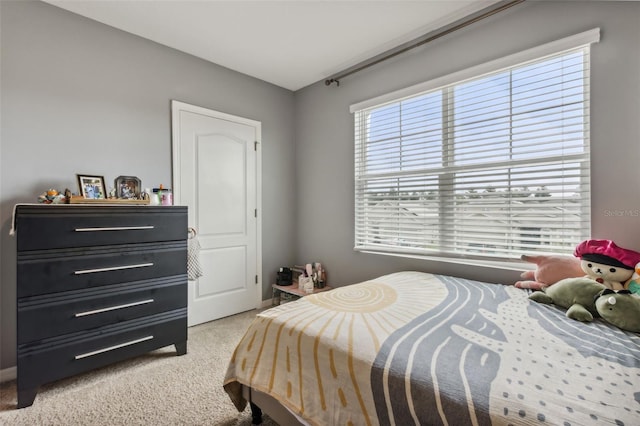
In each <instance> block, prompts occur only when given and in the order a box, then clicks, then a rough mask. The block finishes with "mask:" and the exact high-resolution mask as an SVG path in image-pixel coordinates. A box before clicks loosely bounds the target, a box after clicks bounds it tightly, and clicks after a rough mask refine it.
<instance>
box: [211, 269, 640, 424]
mask: <svg viewBox="0 0 640 426" xmlns="http://www.w3.org/2000/svg"><path fill="white" fill-rule="evenodd" d="M528 294H529V293H528V291H527V290H520V289H517V288H514V287H512V286H504V285H499V284H487V283H481V282H476V281H470V280H465V279H460V278H453V277H447V276H440V275H431V274H426V273H420V272H399V273H395V274H391V275H386V276H383V277H380V278H377V279H375V280H371V281H367V282H364V283H360V284H354V285H350V286H346V287H340V288H337V289H334V290H332V291H328V292H324V293H318V294H316V295H312V296H307V297H304V298H302V299H300V300H298V301H295V302H291V303H287V304H284V305H281V306H278V307H275V308H272V309H269V310H267V311H264V312H263V313H261V314H260V315H258V317H257V318H256V319H255V321H254V322H253V324H252V325H251V326H250V328H249V329H248V330H247V332H246V334H245V335H244V337H243V338H242V340H241V341H240V343H239V344H238V346H237V348H236V350H235V352H234V354H233V357H232V359H231V362H230V364H229V367H228V371H227V375H226V378H225V382H224V387H225V389H226V391H227V392H228V393H229V395H230V397H231V399H232V400H233V402H234V403H235V405H236V407H237V408H238V409H239V410H242V409H244V407H245V405H246V401H244V400H243V398H242V393H241V391H242V389H241V387H242V386H243V385H244V386H250V387H252V388H253V389H256V390H259V391H262V392H265V393H268V394H269V395H271V396H273V397H274V398H275V399H277V400H278V401H279V402H280V403H281V404H283V405H284V406H286V407H287V408H288V409H289V410H291V411H293V412H294V413H296V414H297V415H299V416H300V417H301V418H303V419H305V420H306V421H307V422H308V423H309V424H313V425H378V424H380V425H413V424H415V425H440V424H449V425H491V424H493V425H503V424H504V425H506V424H515V425H530V424H531V425H533V424H536V425H538V424H551V425H563V424H565V425H587V424H592V425H605V424H612V425H628V426H632V425H638V424H640V336H639V335H638V334H634V333H625V332H622V331H620V330H619V329H617V328H614V327H611V326H609V325H607V324H605V323H604V322H602V321H600V320H596V321H594V322H593V323H589V324H583V323H580V322H577V321H574V320H570V319H567V318H566V317H565V316H564V311H563V310H560V309H558V308H556V307H554V306H548V305H541V304H537V303H535V302H530V301H529V299H528V298H527V296H528Z"/></svg>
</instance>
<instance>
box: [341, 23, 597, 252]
mask: <svg viewBox="0 0 640 426" xmlns="http://www.w3.org/2000/svg"><path fill="white" fill-rule="evenodd" d="M588 33H589V34H590V37H588V38H587V40H588V42H587V43H590V42H593V41H597V39H599V31H597V30H593V31H591V32H588ZM585 34H587V33H583V34H580V35H578V36H573V37H572V38H570V39H571V40H573V41H574V42H575V41H580V42H581V43H582V44H581V45H579V46H572V47H567V46H566V45H567V40H568V39H563V40H561V41H558V42H555V43H552V44H549V45H545V46H543V49H540V50H537V49H531V50H530V51H527V52H526V53H527V55H528V56H531V58H529V59H526V60H523V58H522V55H521V54H518V55H513V56H512V57H509V58H503V60H500V61H496V62H494V63H491V64H483V65H482V66H480V67H477V69H472V70H465V71H464V73H465V74H467V75H474V73H475V75H476V77H466V78H465V79H464V80H460V79H456V81H451V82H449V83H447V84H440V83H441V82H442V81H444V80H442V79H440V80H438V84H434V83H433V82H427V83H425V84H424V85H420V86H416V87H417V88H418V89H420V88H424V87H428V90H422V91H417V92H415V93H413V94H411V95H407V93H406V91H403V92H402V95H403V96H402V98H396V99H395V100H389V95H385V97H383V98H385V102H384V103H382V104H381V103H379V102H375V100H372V101H373V102H372V101H368V102H365V103H362V104H359V105H356V106H354V107H352V111H353V112H355V144H356V149H355V249H356V250H370V251H388V252H393V253H409V254H414V255H415V254H419V255H431V256H434V255H435V256H446V257H467V258H469V257H477V258H489V259H504V258H513V257H514V256H518V255H519V254H521V253H525V252H526V253H531V252H547V253H567V252H570V251H571V250H572V249H573V248H574V247H575V246H576V244H578V243H579V242H580V241H582V240H584V239H586V238H589V236H590V222H591V220H590V187H589V54H590V52H589V44H587V43H585ZM596 36H597V39H596ZM558 47H562V50H561V51H558V50H557V49H558ZM554 48H555V51H553V52H552V53H550V52H549V50H553V49H554ZM541 52H543V53H541ZM515 60H517V61H518V63H517V64H513V65H509V66H504V64H505V63H508V62H509V61H511V62H513V61H515ZM487 66H488V67H489V68H491V67H493V68H494V69H495V70H494V71H487ZM479 70H482V75H479V74H477V73H478V72H480V71H479ZM461 75H463V74H457V75H456V77H460V76H461ZM449 78H450V77H449ZM436 86H437V87H436ZM378 99H380V98H378ZM374 102H375V105H370V104H372V103H374Z"/></svg>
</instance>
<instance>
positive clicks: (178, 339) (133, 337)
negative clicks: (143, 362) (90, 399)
mask: <svg viewBox="0 0 640 426" xmlns="http://www.w3.org/2000/svg"><path fill="white" fill-rule="evenodd" d="M186 340H187V310H186V308H184V309H179V310H175V311H171V312H167V313H164V314H159V315H154V316H151V317H146V318H141V319H137V320H132V321H126V322H123V323H120V324H118V325H113V326H107V327H103V328H101V329H97V330H94V331H88V332H82V333H75V334H70V335H65V336H62V337H59V338H55V339H49V340H47V341H43V342H42V343H39V344H37V345H33V344H26V345H18V392H20V391H21V390H25V389H29V388H34V387H37V386H38V385H40V384H41V383H47V382H50V381H53V380H58V379H60V378H63V377H67V376H70V375H73V374H78V373H82V372H85V371H89V370H92V369H94V368H98V367H102V366H105V365H108V364H111V363H113V362H118V361H122V360H125V359H127V358H131V357H133V356H138V355H141V354H144V353H146V352H149V351H152V350H154V349H158V348H161V347H164V346H168V345H171V344H175V343H183V342H186ZM52 366H54V367H52Z"/></svg>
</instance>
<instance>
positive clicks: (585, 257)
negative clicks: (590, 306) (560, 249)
mask: <svg viewBox="0 0 640 426" xmlns="http://www.w3.org/2000/svg"><path fill="white" fill-rule="evenodd" d="M574 255H575V256H576V257H579V258H580V259H581V266H582V269H583V270H584V272H585V273H586V274H587V275H586V277H587V278H591V279H593V280H595V281H597V282H599V283H601V284H604V285H605V287H607V288H610V289H612V290H622V289H624V286H625V283H626V282H627V281H628V280H629V278H631V276H632V275H633V272H634V267H635V265H636V264H637V263H639V262H640V253H638V252H635V251H633V250H628V249H624V248H621V247H618V246H617V245H616V244H615V243H614V242H613V241H610V240H585V241H583V242H581V243H580V244H578V246H577V247H576V250H575V252H574Z"/></svg>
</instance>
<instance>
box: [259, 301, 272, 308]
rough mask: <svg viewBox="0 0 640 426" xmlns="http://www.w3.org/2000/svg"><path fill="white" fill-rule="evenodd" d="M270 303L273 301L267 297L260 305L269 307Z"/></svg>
mask: <svg viewBox="0 0 640 426" xmlns="http://www.w3.org/2000/svg"><path fill="white" fill-rule="evenodd" d="M272 304H273V301H272V300H271V299H267V300H263V301H262V307H263V308H270V307H271V305H272Z"/></svg>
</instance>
